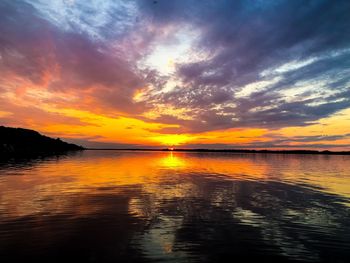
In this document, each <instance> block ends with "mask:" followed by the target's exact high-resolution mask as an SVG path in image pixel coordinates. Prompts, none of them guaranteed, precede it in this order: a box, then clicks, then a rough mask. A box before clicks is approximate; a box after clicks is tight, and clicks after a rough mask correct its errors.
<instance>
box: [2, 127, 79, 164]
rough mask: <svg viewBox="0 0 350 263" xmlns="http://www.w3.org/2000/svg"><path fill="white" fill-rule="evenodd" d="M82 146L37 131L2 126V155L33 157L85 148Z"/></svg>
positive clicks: (5, 156)
mask: <svg viewBox="0 0 350 263" xmlns="http://www.w3.org/2000/svg"><path fill="white" fill-rule="evenodd" d="M83 149H84V148H83V147H82V146H78V145H75V144H72V143H67V142H64V141H62V140H61V139H59V138H57V139H53V138H50V137H47V136H44V135H42V134H40V133H39V132H37V131H34V130H29V129H23V128H11V127H4V126H0V157H1V158H7V157H31V156H38V155H52V154H53V155H54V154H60V153H65V152H68V151H79V150H83Z"/></svg>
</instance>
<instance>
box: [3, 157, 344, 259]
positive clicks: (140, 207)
mask: <svg viewBox="0 0 350 263" xmlns="http://www.w3.org/2000/svg"><path fill="white" fill-rule="evenodd" d="M243 258H244V259H245V260H248V259H259V260H260V261H261V260H264V259H269V260H270V261H310V262H320V261H323V262H349V261H348V260H349V259H350V156H324V155H277V154H267V155H266V154H265V155H264V154H228V153H180V152H121V151H84V152H81V153H77V154H75V155H68V156H60V157H55V158H46V159H41V160H31V161H23V162H18V161H17V162H14V161H12V162H7V163H1V164H0V262H16V261H29V260H37V261H40V262H67V261H72V260H74V261H75V262H123V261H127V262H155V261H158V262H220V261H222V262H228V259H229V260H230V261H229V262H233V261H240V260H242V259H243Z"/></svg>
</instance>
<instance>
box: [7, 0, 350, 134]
mask: <svg viewBox="0 0 350 263" xmlns="http://www.w3.org/2000/svg"><path fill="white" fill-rule="evenodd" d="M349 9H350V2H349V1H346V0H339V1H337V2H336V3H335V2H334V1H330V0H329V1H326V0H325V1H312V0H309V1H301V0H295V1H286V0H280V1H258V0H249V1H225V0H217V1H212V0H205V1H200V3H199V2H198V1H194V0H186V1H185V0H183V1H180V0H179V1H166V0H158V1H156V2H154V1H148V0H136V1H101V0H96V1H90V2H88V3H87V2H86V1H58V0H57V1H56V0H55V1H42V0H36V1H9V0H5V1H1V3H0V71H1V73H2V74H1V76H0V97H2V98H3V99H8V98H14V97H16V98H17V99H18V101H20V98H22V101H26V103H27V104H28V105H26V106H28V107H29V104H30V103H32V104H33V108H38V107H41V104H40V103H45V105H46V104H49V105H50V106H52V107H58V108H78V109H82V110H86V111H91V112H95V113H98V114H100V115H104V116H112V117H118V116H120V115H125V116H129V117H133V118H137V119H140V120H144V121H148V122H152V123H153V122H158V123H164V124H165V123H166V124H174V125H173V126H172V127H171V128H169V127H168V128H164V129H161V128H160V129H157V130H156V132H158V133H200V132H205V131H213V130H225V129H230V128H265V129H277V130H278V129H281V128H283V127H290V126H307V125H310V124H314V123H317V122H318V121H319V120H320V119H322V118H325V117H329V116H332V115H334V114H335V113H336V112H338V111H340V110H343V109H347V108H349V107H350V91H349V90H350V77H349V76H350V71H349V68H350V19H349V16H348V12H347V10H349ZM21 83H22V84H21ZM23 83H25V84H23ZM28 92H32V93H33V92H35V93H38V94H39V93H40V94H46V95H45V96H46V97H45V96H44V95H43V96H42V97H41V98H40V100H39V99H38V98H36V99H34V98H33V96H32V97H30V96H28ZM14 103H15V102H12V104H14ZM168 109H172V112H169V110H168ZM0 110H2V111H6V112H7V111H8V110H9V109H6V106H5V105H2V107H0ZM179 112H186V118H184V117H183V116H182V115H181V114H179ZM152 113H153V114H152ZM26 116H27V115H26ZM26 116H23V118H28V117H26ZM150 116H153V117H150ZM176 125H177V126H176Z"/></svg>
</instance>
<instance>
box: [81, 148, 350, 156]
mask: <svg viewBox="0 0 350 263" xmlns="http://www.w3.org/2000/svg"><path fill="white" fill-rule="evenodd" d="M84 150H95V151H147V152H204V153H206V152H209V153H210V152H213V153H215V152H217V153H264V154H317V155H350V151H339V152H336V151H328V150H325V151H316V150H245V149H227V150H224V149H180V148H179V149H173V150H170V149H167V148H166V149H147V148H145V149H142V148H137V149H135V148H121V149H117V148H115V149H113V148H106V149H103V148H85V149H84Z"/></svg>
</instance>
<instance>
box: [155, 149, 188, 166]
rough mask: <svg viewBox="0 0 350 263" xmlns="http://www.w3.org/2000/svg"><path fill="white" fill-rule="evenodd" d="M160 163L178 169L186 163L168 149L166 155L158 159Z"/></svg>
mask: <svg viewBox="0 0 350 263" xmlns="http://www.w3.org/2000/svg"><path fill="white" fill-rule="evenodd" d="M160 165H161V166H162V167H165V168H172V169H179V168H185V167H186V166H187V163H186V161H185V159H184V158H181V157H180V156H179V155H178V154H175V153H174V152H172V151H170V152H169V154H168V155H167V156H165V157H163V158H161V159H160Z"/></svg>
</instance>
